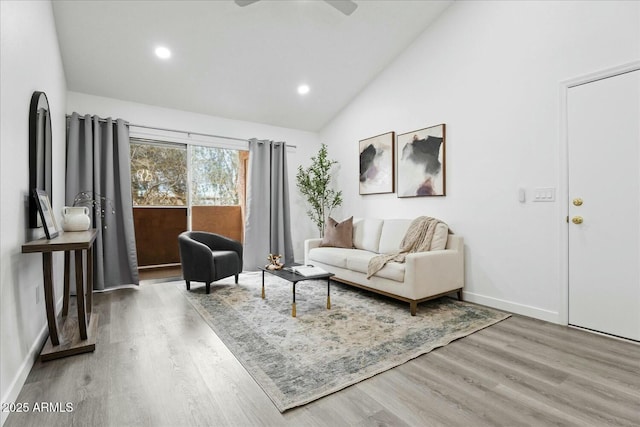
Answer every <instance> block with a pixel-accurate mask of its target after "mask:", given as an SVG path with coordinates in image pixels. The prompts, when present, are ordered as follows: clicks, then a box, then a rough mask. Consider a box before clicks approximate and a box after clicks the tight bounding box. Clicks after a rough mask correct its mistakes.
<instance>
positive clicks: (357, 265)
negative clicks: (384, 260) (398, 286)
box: [347, 250, 405, 282]
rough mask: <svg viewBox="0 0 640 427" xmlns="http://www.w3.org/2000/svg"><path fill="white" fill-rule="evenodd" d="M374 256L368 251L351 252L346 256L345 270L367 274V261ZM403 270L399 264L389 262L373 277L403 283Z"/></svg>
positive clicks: (402, 265) (403, 266)
mask: <svg viewBox="0 0 640 427" xmlns="http://www.w3.org/2000/svg"><path fill="white" fill-rule="evenodd" d="M376 255H378V254H375V253H373V252H369V251H356V250H353V251H351V252H350V253H349V254H348V255H347V268H348V269H349V270H352V271H357V272H359V273H363V274H367V270H368V268H369V260H370V259H371V258H372V257H374V256H376ZM404 270H405V265H404V264H401V263H399V262H390V263H388V264H387V265H385V266H384V268H383V269H382V270H380V271H378V272H377V273H376V274H375V275H374V276H378V277H383V278H385V279H389V280H395V281H396V282H404Z"/></svg>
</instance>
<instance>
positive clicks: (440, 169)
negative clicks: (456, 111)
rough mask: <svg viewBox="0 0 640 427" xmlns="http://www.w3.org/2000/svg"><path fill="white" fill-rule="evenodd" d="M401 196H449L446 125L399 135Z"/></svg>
mask: <svg viewBox="0 0 640 427" xmlns="http://www.w3.org/2000/svg"><path fill="white" fill-rule="evenodd" d="M397 147H398V154H397V158H398V197H420V196H445V195H446V179H445V178H446V175H445V169H446V168H445V165H446V163H445V159H446V157H445V153H446V150H445V148H446V126H445V124H444V123H443V124H440V125H436V126H431V127H428V128H425V129H420V130H416V131H413V132H407V133H404V134H401V135H398V144H397Z"/></svg>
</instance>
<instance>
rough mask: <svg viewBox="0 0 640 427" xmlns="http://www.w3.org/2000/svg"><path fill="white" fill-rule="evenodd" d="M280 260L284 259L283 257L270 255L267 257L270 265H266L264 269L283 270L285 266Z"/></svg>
mask: <svg viewBox="0 0 640 427" xmlns="http://www.w3.org/2000/svg"><path fill="white" fill-rule="evenodd" d="M280 258H282V255H275V254H269V256H268V257H267V261H269V264H267V265H265V266H264V268H266V269H267V270H281V269H282V267H283V266H284V264H283V263H282V262H280Z"/></svg>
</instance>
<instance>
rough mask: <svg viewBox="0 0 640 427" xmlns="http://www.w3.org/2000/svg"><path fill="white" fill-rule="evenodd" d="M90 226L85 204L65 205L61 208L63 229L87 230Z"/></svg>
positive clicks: (87, 209)
mask: <svg viewBox="0 0 640 427" xmlns="http://www.w3.org/2000/svg"><path fill="white" fill-rule="evenodd" d="M89 227H91V218H89V208H88V207H86V206H65V207H64V209H62V228H63V229H64V231H87V230H88V229H89Z"/></svg>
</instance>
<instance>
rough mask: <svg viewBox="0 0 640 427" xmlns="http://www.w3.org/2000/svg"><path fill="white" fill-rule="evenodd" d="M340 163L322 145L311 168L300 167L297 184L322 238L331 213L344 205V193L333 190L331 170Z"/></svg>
mask: <svg viewBox="0 0 640 427" xmlns="http://www.w3.org/2000/svg"><path fill="white" fill-rule="evenodd" d="M336 163H338V162H337V161H336V160H331V159H329V158H328V156H327V146H326V145H325V144H322V146H321V147H320V151H319V152H318V154H317V155H316V156H314V157H311V166H309V167H307V168H303V167H302V166H298V173H297V174H296V184H297V187H298V189H299V190H300V192H301V193H302V195H303V196H305V198H306V199H307V203H308V204H309V209H308V210H307V215H309V218H311V221H313V223H314V224H315V225H316V226H317V227H318V231H319V232H320V236H321V237H322V236H324V229H325V223H326V220H327V217H328V216H329V215H331V211H332V210H333V209H334V208H336V207H338V206H340V205H341V204H342V191H336V190H334V189H332V188H331V186H330V183H331V168H332V166H333V165H334V164H336Z"/></svg>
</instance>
